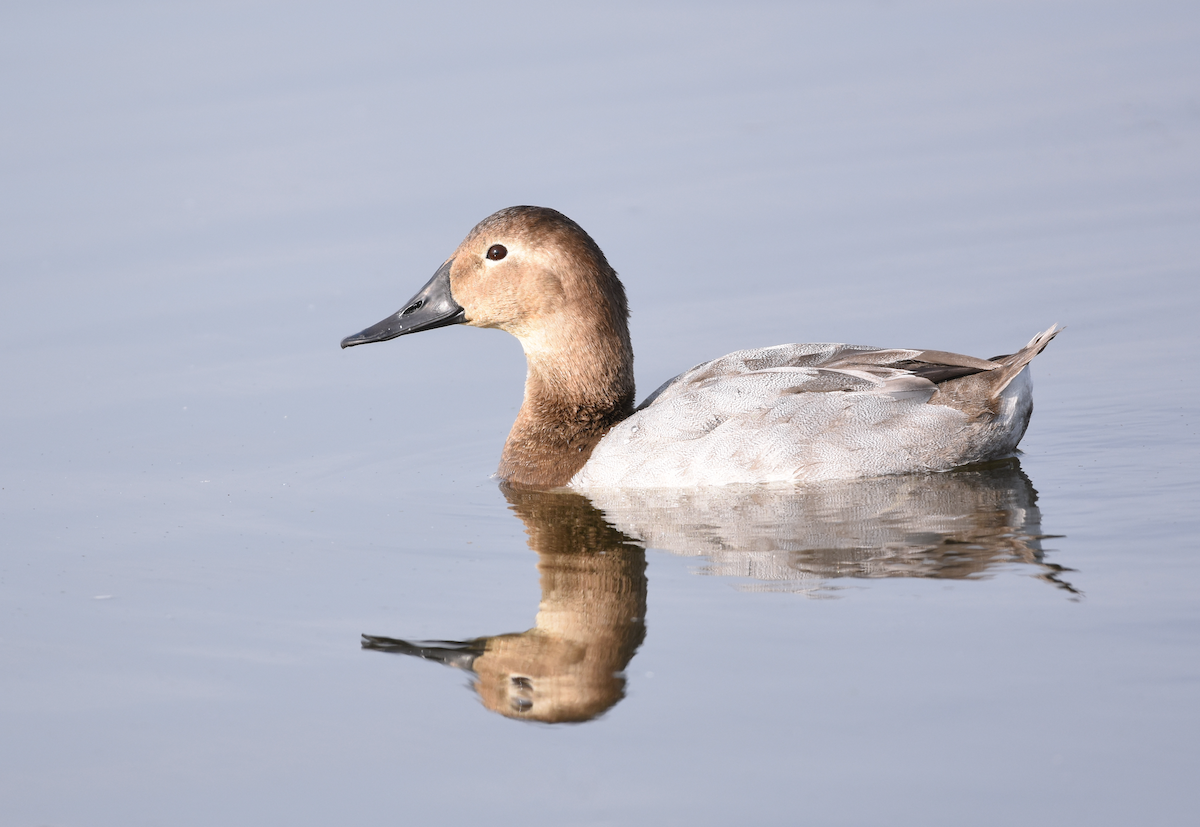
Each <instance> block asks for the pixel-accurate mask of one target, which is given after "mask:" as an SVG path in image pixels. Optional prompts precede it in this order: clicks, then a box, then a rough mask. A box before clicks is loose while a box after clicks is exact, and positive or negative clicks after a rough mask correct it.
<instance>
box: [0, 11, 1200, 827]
mask: <svg viewBox="0 0 1200 827" xmlns="http://www.w3.org/2000/svg"><path fill="white" fill-rule="evenodd" d="M0 21H2V23H3V25H0V39H2V42H3V49H0V54H3V55H4V57H3V58H0V60H2V61H3V65H4V67H5V70H6V71H4V72H2V73H0V94H2V95H3V99H4V101H5V105H6V108H5V111H6V113H7V114H6V117H5V119H4V123H3V126H2V127H0V140H2V141H3V146H4V148H5V152H3V153H0V175H2V180H4V182H5V186H4V187H3V188H2V190H0V214H2V217H3V220H2V221H0V239H2V241H3V243H2V244H0V267H2V268H3V269H2V271H3V274H4V279H3V282H2V284H3V292H2V294H0V298H2V300H0V343H2V347H0V372H2V374H0V375H3V377H4V387H5V392H4V395H3V399H4V404H3V406H0V417H2V427H0V434H2V436H0V446H2V447H0V459H2V461H0V512H2V516H0V526H2V527H3V534H2V535H0V536H3V552H2V553H0V662H2V664H3V666H2V668H0V692H2V695H0V697H3V699H4V703H3V704H2V705H0V717H2V722H3V723H2V727H3V732H4V738H3V747H0V803H2V806H0V812H2V813H3V815H2V816H0V822H2V823H4V824H13V825H48V824H56V825H57V824H63V825H67V824H99V825H107V824H114V825H116V824H120V825H142V824H145V825H151V824H173V825H188V824H196V825H208V824H213V823H221V824H262V823H288V824H296V825H306V824H313V825H319V824H320V825H323V824H330V823H351V824H364V825H369V824H393V823H397V822H400V821H404V822H413V823H465V822H467V821H482V820H486V821H487V822H488V823H495V824H522V825H525V824H551V823H553V824H609V823H613V824H616V823H620V824H655V825H658V824H682V823H687V824H729V823H734V822H737V823H750V824H795V823H800V822H811V823H817V824H881V823H886V824H922V825H928V824H955V825H957V824H964V823H969V824H1012V823H1033V824H1041V823H1055V824H1059V823H1089V824H1114V825H1116V824H1121V825H1124V824H1129V823H1134V822H1136V823H1155V824H1186V823H1190V822H1191V820H1192V814H1193V813H1194V812H1195V811H1196V809H1197V806H1198V805H1200V800H1198V799H1197V794H1196V791H1195V789H1196V788H1195V784H1194V782H1193V779H1194V776H1195V773H1196V769H1197V765H1198V762H1200V750H1198V749H1197V747H1196V744H1197V743H1200V725H1198V724H1200V716H1198V714H1197V711H1196V709H1197V705H1196V703H1195V699H1196V697H1197V695H1198V693H1200V667H1198V666H1197V664H1200V657H1198V655H1200V645H1198V644H1200V610H1198V604H1197V601H1196V599H1195V594H1196V593H1197V588H1198V587H1200V559H1198V556H1197V548H1196V541H1195V537H1196V536H1197V529H1198V528H1200V526H1198V525H1197V522H1198V521H1197V517H1196V514H1197V512H1198V508H1197V506H1198V504H1200V502H1198V501H1200V497H1198V496H1197V473H1196V468H1197V459H1198V456H1197V453H1198V452H1197V435H1196V421H1197V413H1198V409H1200V404H1198V403H1200V396H1198V395H1197V392H1196V390H1195V388H1194V381H1193V380H1192V375H1193V374H1194V370H1193V369H1192V368H1190V367H1189V362H1188V357H1189V354H1190V353H1191V352H1192V351H1193V350H1194V349H1195V346H1196V344H1197V342H1196V330H1195V319H1196V318H1197V316H1198V311H1200V291H1198V290H1197V288H1196V284H1197V276H1198V275H1200V274H1198V273H1197V264H1196V262H1197V261H1200V242H1198V241H1197V239H1198V238H1200V236H1198V235H1197V233H1196V232H1195V227H1196V226H1198V225H1200V151H1198V150H1197V147H1200V97H1198V95H1197V91H1196V85H1195V78H1196V77H1200V66H1198V65H1197V64H1198V62H1200V58H1198V57H1197V56H1198V55H1200V14H1197V12H1196V11H1195V10H1194V8H1193V6H1192V5H1190V4H1185V3H1169V2H1154V3H1149V4H1145V3H1142V4H1129V3H1119V2H1112V3H1088V4H1082V3H1073V2H1062V3H976V4H972V5H971V6H970V7H965V6H961V5H959V4H942V3H907V2H905V3H891V4H876V3H843V4H817V3H812V4H775V3H759V4H749V5H747V4H741V5H739V6H738V7H737V8H736V9H735V8H733V7H725V6H722V5H720V4H687V5H684V4H675V3H663V4H656V5H650V6H645V5H638V6H632V5H630V6H622V5H616V6H612V5H610V6H606V7H604V8H596V9H592V10H572V9H566V8H564V7H560V6H555V5H549V4H547V5H540V4H517V5H516V6H511V7H506V8H505V10H504V11H503V13H502V14H500V13H497V10H496V8H495V7H494V6H490V5H479V4H471V3H465V4H460V5H458V6H454V7H446V8H436V9H435V8H432V7H431V8H425V9H420V10H417V9H407V8H406V9H400V8H399V7H395V8H393V7H391V6H386V5H377V4H368V3H363V4H352V5H351V6H339V7H337V8H336V9H334V8H333V7H322V6H320V5H315V4H313V5H302V6H297V5H295V4H272V3H267V2H261V3H259V2H255V3H250V4H246V3H241V4H236V5H234V4H230V5H221V4H216V5H213V4H205V5H203V6H195V7H182V6H172V7H170V8H169V9H167V8H157V7H155V8H150V7H140V6H137V5H116V6H111V5H110V6H105V7H104V8H103V9H101V8H99V7H91V6H62V7H55V8H54V9H49V8H43V7H40V6H29V7H27V8H12V9H6V10H5V11H3V12H0ZM518 203H534V204H544V205H547V206H552V207H555V208H557V209H560V210H562V211H564V212H565V213H567V214H568V215H570V216H571V217H573V218H574V219H576V220H577V221H579V222H580V223H581V224H582V225H583V226H584V227H585V228H586V229H587V230H588V231H589V232H591V234H592V235H593V236H594V237H595V238H596V239H597V241H598V242H599V243H600V245H601V246H602V247H603V248H604V250H605V252H606V254H607V256H608V258H609V259H610V261H612V262H613V264H614V266H615V267H616V268H617V270H618V271H619V272H620V273H621V275H622V278H623V280H624V281H625V283H626V285H627V288H628V292H629V296H630V302H631V306H632V309H633V317H632V327H633V331H632V332H633V337H634V344H635V348H636V350H637V354H638V362H637V375H638V380H639V387H640V388H641V392H642V393H643V394H645V393H648V392H649V391H650V390H652V389H653V388H655V387H657V386H658V385H659V384H660V383H661V382H662V381H663V380H665V379H667V378H669V377H670V376H673V375H675V374H677V373H679V372H680V371H681V370H684V369H686V368H688V367H690V366H692V365H694V364H696V363H698V362H700V361H703V360H705V359H709V358H713V357H716V356H719V355H721V354H724V353H727V352H729V351H732V350H735V349H738V348H744V347H755V346H762V345H769V344H775V343H780V342H790V341H844V342H854V343H860V344H871V345H881V346H905V347H929V348H939V349H946V350H951V351H956V352H963V353H971V354H974V355H979V356H988V355H991V354H995V353H1005V352H1011V350H1012V349H1013V348H1015V347H1018V346H1020V345H1021V344H1023V343H1024V342H1026V341H1027V340H1028V339H1029V337H1030V336H1032V335H1033V334H1034V333H1035V332H1036V331H1038V330H1043V329H1045V328H1046V327H1048V326H1049V325H1050V324H1051V323H1053V322H1060V323H1064V324H1066V325H1067V330H1066V331H1065V332H1064V333H1063V334H1062V335H1061V336H1059V337H1058V338H1057V339H1056V340H1055V341H1054V342H1053V343H1052V344H1051V346H1050V347H1049V348H1048V349H1047V350H1046V352H1045V353H1043V354H1042V355H1041V356H1039V357H1038V359H1037V360H1036V362H1035V364H1034V367H1033V374H1034V380H1035V388H1036V390H1035V397H1036V400H1037V405H1036V411H1035V413H1034V416H1033V421H1032V425H1031V427H1030V430H1029V433H1028V435H1027V436H1026V438H1025V441H1024V442H1023V444H1022V448H1023V451H1024V453H1023V454H1022V455H1021V456H1020V457H1019V458H1016V459H1014V460H1011V461H1006V462H1001V463H997V464H993V465H989V466H986V467H980V468H973V469H966V470H963V471H959V472H954V473H951V474H942V475H933V476H914V477H905V478H896V479H890V480H875V481H863V482H858V483H846V484H836V485H829V486H817V487H810V488H804V489H779V488H773V487H766V488H749V489H744V488H737V489H730V490H727V491H720V492H673V493H671V492H668V493H659V494H655V495H647V494H643V493H638V492H625V493H624V494H622V495H613V496H611V497H608V498H599V497H598V498H597V499H596V501H595V502H592V501H588V500H585V499H583V498H580V497H578V496H574V495H562V494H524V495H521V494H515V493H513V492H509V491H506V490H503V489H502V488H501V487H500V486H498V485H497V484H496V482H495V481H494V480H493V479H491V478H490V474H491V473H492V471H493V470H494V468H495V463H496V461H497V459H498V455H499V450H500V446H501V445H502V443H503V439H504V435H505V433H506V432H507V428H508V426H509V424H510V423H511V421H512V418H513V417H514V415H515V412H516V408H517V406H518V405H519V403H520V391H521V383H522V379H523V376H524V365H523V362H522V358H521V353H520V348H519V346H518V345H517V344H516V342H515V341H513V340H511V339H509V338H508V337H506V336H504V335H503V334H500V333H497V332H495V331H478V330H473V329H463V328H450V329H444V330H437V331H432V332H429V333H425V334H421V335H419V336H413V337H405V338H404V339H401V340H398V341H395V342H391V343H388V344H384V345H378V346H376V347H373V348H357V349H354V350H352V351H344V352H343V351H340V350H339V349H338V347H337V344H338V342H339V340H340V339H341V338H342V337H343V336H345V335H347V334H349V333H352V332H354V331H357V330H360V329H362V328H363V327H364V326H365V325H367V324H369V323H372V322H374V321H376V320H377V319H379V318H382V317H383V316H384V315H385V314H387V313H390V312H393V311H395V310H396V309H397V308H398V307H399V306H400V304H401V303H402V302H403V301H404V300H405V299H407V298H408V297H409V296H410V295H412V293H413V292H414V291H415V290H416V289H417V288H419V287H420V285H421V284H423V283H424V282H425V281H426V280H427V279H428V277H429V276H430V275H431V274H432V273H433V272H434V270H435V269H436V268H437V266H438V265H439V264H440V263H441V262H442V261H443V260H444V258H445V257H446V256H447V255H449V253H450V252H451V251H452V250H453V249H454V246H455V245H456V244H457V243H458V241H459V240H460V239H461V237H462V236H463V235H464V234H465V233H466V232H467V231H468V230H469V229H470V227H471V226H472V225H473V224H474V223H475V222H476V221H478V220H479V219H481V218H483V217H484V216H485V215H487V214H489V213H490V212H492V211H494V210H495V209H498V208H500V207H503V206H508V205H510V204H518ZM363 634H366V635H369V636H372V637H371V638H368V639H366V644H367V645H366V647H364V645H363V643H364V639H363V637H362V635H363ZM381 650H382V651H381ZM411 655H417V656H419V657H412V656H411ZM447 666H448V667H453V668H445V667H447ZM514 679H515V680H514ZM523 718H525V719H530V720H521V719H523ZM556 721H557V722H559V723H552V722H556Z"/></svg>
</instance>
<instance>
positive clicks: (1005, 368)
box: [992, 324, 1066, 399]
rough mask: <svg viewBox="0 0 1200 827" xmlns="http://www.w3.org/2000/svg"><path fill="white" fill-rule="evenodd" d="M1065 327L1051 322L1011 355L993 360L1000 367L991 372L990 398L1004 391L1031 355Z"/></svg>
mask: <svg viewBox="0 0 1200 827" xmlns="http://www.w3.org/2000/svg"><path fill="white" fill-rule="evenodd" d="M1065 329H1066V328H1065V327H1059V326H1058V325H1057V324H1053V325H1051V326H1050V329H1049V330H1044V331H1042V332H1041V333H1039V334H1038V335H1036V336H1034V337H1033V338H1032V339H1030V340H1029V344H1027V345H1025V347H1023V348H1021V349H1020V350H1018V351H1017V352H1016V353H1014V354H1013V355H1012V356H1004V357H1001V358H1000V359H997V360H995V361H997V362H998V363H999V365H1000V368H999V370H997V371H996V372H995V373H994V374H992V376H994V384H993V385H992V398H993V399H995V398H998V397H999V396H1000V394H1002V393H1003V392H1004V389H1005V388H1007V387H1008V386H1009V383H1011V382H1012V380H1014V379H1016V378H1017V375H1018V374H1019V373H1020V372H1021V371H1022V370H1024V369H1025V366H1026V365H1028V364H1029V363H1030V362H1032V361H1033V357H1035V356H1037V355H1038V354H1039V353H1041V352H1042V351H1043V350H1045V348H1046V345H1048V344H1050V340H1051V339H1053V338H1054V337H1055V336H1057V335H1058V334H1059V333H1062V332H1063V331H1064V330H1065Z"/></svg>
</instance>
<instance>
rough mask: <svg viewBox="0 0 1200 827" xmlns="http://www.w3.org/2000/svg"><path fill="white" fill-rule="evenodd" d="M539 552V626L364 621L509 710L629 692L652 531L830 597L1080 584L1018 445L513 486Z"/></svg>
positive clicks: (751, 576) (753, 576)
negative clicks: (636, 482)
mask: <svg viewBox="0 0 1200 827" xmlns="http://www.w3.org/2000/svg"><path fill="white" fill-rule="evenodd" d="M503 490H504V495H505V496H506V497H507V498H508V501H509V503H510V507H511V508H512V510H513V511H514V512H516V514H517V516H518V517H520V518H521V521H522V522H524V524H525V530H526V533H527V534H528V535H529V545H530V547H531V548H532V549H533V550H534V551H535V552H537V554H538V570H539V572H540V573H541V587H542V600H541V603H540V605H539V607H538V614H537V619H536V621H535V625H534V627H533V628H532V629H529V630H528V631H525V632H520V633H515V634H506V635H496V636H493V637H481V638H476V639H474V640H469V641H430V642H409V641H405V640H400V639H396V638H385V637H375V636H370V635H364V636H363V647H364V648H367V649H376V650H380V651H385V652H396V653H400V654H407V655H415V656H417V657H422V658H426V659H429V660H435V661H438V662H441V663H444V664H446V665H448V666H455V667H458V668H461V669H466V670H469V671H470V672H472V673H473V675H474V681H473V686H474V688H475V690H476V692H478V693H479V696H480V698H481V699H482V701H483V703H484V705H485V706H486V707H487V708H488V709H491V710H493V711H495V712H499V713H501V714H502V715H506V716H508V717H510V718H518V719H524V720H534V721H543V722H548V723H560V722H569V721H575V722H578V721H587V720H591V719H592V718H595V717H596V716H598V715H600V714H601V713H603V712H605V711H606V710H608V709H609V708H611V707H612V706H613V705H614V704H616V703H617V702H618V701H620V700H621V698H623V697H624V694H625V677H624V674H623V670H624V669H625V668H626V667H627V666H628V664H629V661H630V660H631V659H632V658H633V655H634V653H635V652H636V651H637V648H638V646H639V645H641V642H642V640H643V639H644V638H645V635H646V625H645V615H646V558H645V552H644V551H643V548H642V547H643V546H651V547H654V548H658V549H662V550H665V551H669V552H672V553H676V554H683V555H689V556H698V557H704V558H706V559H707V565H706V566H705V567H704V568H703V569H702V570H701V571H702V573H704V574H713V575H721V576H734V577H741V578H747V579H748V580H749V581H751V584H750V585H749V586H748V588H757V589H770V590H788V591H798V592H804V593H808V594H811V595H814V596H822V595H825V594H828V593H829V590H831V589H834V588H837V587H836V586H835V585H833V583H834V582H836V581H838V580H840V579H842V578H878V577H929V578H945V579H971V578H980V577H985V576H988V575H989V574H991V573H993V572H995V571H997V570H998V569H1000V568H1002V567H1005V566H1017V565H1024V566H1032V567H1033V568H1034V573H1035V576H1037V577H1038V578H1040V579H1042V580H1044V581H1046V582H1048V583H1051V584H1052V585H1054V586H1057V587H1059V588H1062V589H1065V590H1066V591H1068V592H1070V593H1072V594H1075V593H1076V592H1075V589H1074V588H1072V587H1071V585H1070V584H1069V583H1067V582H1065V581H1064V580H1063V579H1062V574H1063V572H1065V571H1067V570H1066V569H1063V568H1061V567H1059V566H1056V565H1053V564H1050V563H1047V562H1046V561H1045V560H1044V559H1043V556H1044V553H1043V550H1042V547H1041V540H1042V539H1043V538H1044V537H1045V536H1046V535H1043V534H1042V533H1041V515H1040V512H1039V511H1038V508H1037V505H1036V503H1037V492H1036V491H1034V489H1033V485H1032V484H1031V483H1030V481H1029V478H1028V477H1026V476H1025V474H1024V472H1023V471H1022V470H1021V466H1020V464H1019V463H1018V462H1017V460H1016V459H1010V460H1004V461H1001V462H997V463H990V464H988V465H987V466H976V467H972V468H964V469H960V470H957V471H952V472H948V473H943V474H931V475H920V476H918V475H910V476H903V477H885V478H880V479H873V480H857V481H847V482H837V483H828V484H824V485H806V486H802V487H793V486H786V487H772V486H747V487H722V488H712V489H690V490H674V491H664V490H642V491H633V490H625V491H610V492H603V493H597V492H592V493H591V494H590V499H588V498H585V497H583V496H580V495H579V494H573V493H562V492H538V491H521V490H514V489H511V488H507V487H505V488H503Z"/></svg>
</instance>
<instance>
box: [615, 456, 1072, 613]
mask: <svg viewBox="0 0 1200 827" xmlns="http://www.w3.org/2000/svg"><path fill="white" fill-rule="evenodd" d="M592 499H593V502H594V503H595V504H596V505H597V506H599V507H600V508H601V509H603V510H604V512H605V516H606V517H607V518H608V520H609V521H610V522H611V523H613V525H615V526H617V527H618V528H620V529H621V530H622V531H623V532H625V533H626V534H628V535H630V536H631V537H635V538H637V539H638V540H639V541H641V542H643V543H644V544H645V545H647V546H651V547H653V548H658V549H663V550H665V551H670V552H672V553H675V554H681V555H688V556H703V557H704V558H706V559H707V561H708V562H707V565H706V566H704V567H703V568H702V569H701V573H702V574H713V575H722V576H732V577H743V578H748V579H750V580H753V581H755V582H754V583H751V584H748V585H743V586H742V588H745V589H749V590H772V591H779V590H785V591H800V592H807V593H810V594H812V595H814V596H823V595H827V594H828V593H829V592H830V591H831V590H833V589H836V588H837V586H836V585H834V583H833V582H832V581H835V580H836V579H838V578H847V577H853V578H880V577H932V578H939V579H947V580H957V579H972V578H982V577H986V576H989V575H990V574H992V573H994V572H995V571H996V570H998V569H999V568H1001V567H1003V566H1006V565H1019V564H1027V565H1031V566H1033V567H1034V571H1035V576H1037V577H1038V578H1039V579H1041V580H1044V581H1046V582H1048V583H1051V584H1052V585H1055V586H1057V587H1059V588H1062V589H1064V590H1066V591H1068V592H1070V593H1072V594H1077V592H1076V590H1075V589H1074V588H1073V587H1072V586H1071V585H1070V584H1069V583H1067V582H1066V581H1064V580H1063V579H1062V577H1061V575H1062V573H1063V572H1064V571H1066V569H1063V568H1062V567H1060V566H1056V565H1053V564H1050V563H1047V562H1046V561H1045V560H1044V552H1043V550H1042V546H1041V540H1043V539H1045V538H1046V537H1048V536H1051V535H1044V534H1042V528H1041V512H1040V511H1039V509H1038V507H1037V492H1036V491H1035V490H1034V488H1033V484H1032V483H1031V482H1030V481H1029V478H1028V477H1027V476H1026V475H1025V472H1024V471H1022V470H1021V465H1020V463H1019V462H1018V461H1017V459H1016V458H1010V459H1005V460H1000V461H997V462H992V463H987V464H986V465H976V466H969V467H964V468H960V469H957V470H955V471H950V472H946V473H941V474H926V475H917V474H909V475H904V476H896V477H880V478H876V479H868V480H847V481H834V482H829V483H824V484H816V485H805V486H796V487H793V486H782V487H780V486H744V487H736V488H735V487H724V488H711V489H692V490H676V491H635V490H623V491H608V492H602V493H597V494H595V495H594V496H593V497H592Z"/></svg>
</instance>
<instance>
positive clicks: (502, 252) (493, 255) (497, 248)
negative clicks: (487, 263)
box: [488, 244, 508, 261]
mask: <svg viewBox="0 0 1200 827" xmlns="http://www.w3.org/2000/svg"><path fill="white" fill-rule="evenodd" d="M506 255H508V250H507V249H505V247H504V245H503V244H493V245H492V246H491V247H489V248H488V258H490V259H491V260H492V261H499V260H500V259H502V258H504V257H505V256H506Z"/></svg>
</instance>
